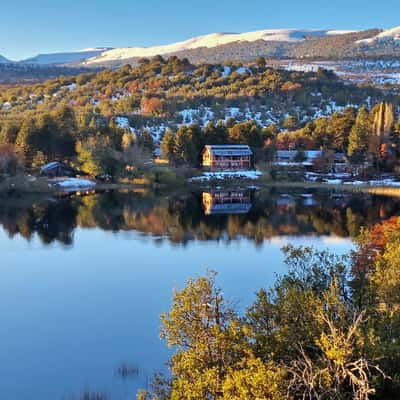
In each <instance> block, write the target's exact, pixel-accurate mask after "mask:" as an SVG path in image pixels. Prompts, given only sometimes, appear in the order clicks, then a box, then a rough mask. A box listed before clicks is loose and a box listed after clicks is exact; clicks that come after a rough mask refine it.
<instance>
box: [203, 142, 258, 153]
mask: <svg viewBox="0 0 400 400" xmlns="http://www.w3.org/2000/svg"><path fill="white" fill-rule="evenodd" d="M205 149H207V150H209V151H210V153H211V154H213V155H215V156H251V155H252V154H253V152H252V151H251V149H250V147H249V146H247V145H238V144H232V145H207V146H205Z"/></svg>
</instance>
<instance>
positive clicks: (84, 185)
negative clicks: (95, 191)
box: [55, 178, 96, 189]
mask: <svg viewBox="0 0 400 400" xmlns="http://www.w3.org/2000/svg"><path fill="white" fill-rule="evenodd" d="M55 186H56V187H58V188H61V189H90V188H93V187H94V186H96V182H94V181H91V180H89V179H79V178H68V179H65V180H64V181H60V182H57V183H55Z"/></svg>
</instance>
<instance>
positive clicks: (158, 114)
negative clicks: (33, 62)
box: [0, 56, 399, 173]
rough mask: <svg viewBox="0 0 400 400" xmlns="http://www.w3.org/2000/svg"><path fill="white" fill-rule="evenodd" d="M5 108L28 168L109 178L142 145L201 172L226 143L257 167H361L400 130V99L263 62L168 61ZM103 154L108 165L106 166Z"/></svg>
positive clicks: (46, 90) (29, 94)
mask: <svg viewBox="0 0 400 400" xmlns="http://www.w3.org/2000/svg"><path fill="white" fill-rule="evenodd" d="M376 104H380V105H378V106H376V107H374V106H375V105H376ZM382 104H384V105H383V106H382ZM0 105H1V110H0V126H1V131H0V143H2V144H8V145H11V146H14V147H15V149H16V151H17V153H18V154H19V156H20V157H22V158H23V159H24V162H25V165H26V166H28V167H29V168H30V167H36V166H38V165H40V164H42V163H43V162H45V161H48V160H52V159H68V160H72V161H73V162H75V163H76V164H77V166H79V167H80V168H83V169H84V170H86V171H87V172H96V173H100V172H104V173H106V172H114V173H115V171H109V169H110V165H111V166H113V168H114V167H115V166H116V165H118V163H115V162H113V161H112V160H114V159H115V158H118V159H120V160H123V161H122V164H124V163H126V162H128V161H127V160H126V157H125V156H123V155H121V152H122V153H123V152H124V151H126V150H129V151H131V150H132V147H135V146H136V147H140V148H144V149H146V151H148V152H151V151H152V150H154V148H155V147H158V145H159V144H160V142H161V141H162V143H161V148H162V151H163V154H164V155H165V156H166V157H168V158H170V161H171V162H175V163H186V164H192V165H194V166H195V165H196V163H197V161H198V153H199V151H200V148H201V146H202V145H203V144H205V143H221V142H222V143H224V142H231V143H247V144H250V145H251V146H252V147H253V148H254V149H255V150H256V154H259V156H258V157H256V159H264V158H267V159H268V157H270V155H269V154H270V152H271V148H272V149H273V148H275V147H278V148H279V147H280V148H287V147H289V148H293V146H294V147H295V148H300V149H301V148H306V149H307V148H321V147H326V148H329V149H333V150H336V151H343V152H348V153H349V155H352V154H353V153H354V154H357V157H356V158H358V159H360V158H363V157H365V156H366V155H367V154H369V152H371V154H375V153H377V151H378V152H379V150H376V149H377V148H379V146H380V145H381V143H380V142H379V143H376V144H375V147H373V146H372V145H370V142H371V140H370V139H369V132H371V133H372V132H375V133H378V134H379V135H380V136H382V135H385V137H391V135H392V134H394V133H395V132H397V131H396V129H398V125H396V120H397V118H398V107H399V99H398V97H397V96H396V95H395V94H394V93H393V92H389V91H382V90H378V89H376V88H372V87H368V86H357V85H354V84H347V83H344V82H343V81H341V80H340V79H338V77H337V76H335V75H334V74H333V73H332V72H329V71H326V70H322V69H321V70H318V71H317V72H296V71H286V70H276V69H272V68H269V67H267V66H266V62H265V60H264V59H263V58H259V59H257V61H256V62H255V63H252V64H248V65H242V64H235V63H229V64H224V65H222V64H201V65H197V66H195V65H192V64H191V63H190V62H189V61H188V60H187V59H183V60H181V59H178V58H176V57H171V58H169V59H167V60H165V59H163V58H162V57H160V56H159V57H155V58H154V59H152V60H147V59H144V60H141V62H140V65H139V66H138V67H137V68H132V67H131V66H129V65H126V66H124V67H123V68H121V69H118V70H114V71H112V70H105V71H101V72H98V73H85V74H81V75H78V76H76V77H74V76H71V77H61V78H58V79H55V80H50V81H46V82H44V83H40V84H35V85H26V86H17V87H11V88H4V90H2V91H1V93H0ZM382 107H384V111H379V112H380V113H382V112H383V117H381V119H382V118H383V120H382V121H383V122H382V123H379V124H378V123H377V122H376V121H377V118H378V117H376V115H377V113H378V111H377V110H382ZM359 110H360V111H359ZM357 114H359V115H358V116H357ZM379 115H380V114H379ZM366 121H367V122H366ZM357 124H358V125H357ZM360 124H363V126H364V127H367V128H366V129H367V131H364V130H363V135H366V137H367V138H366V139H365V138H364V139H363V138H361V139H360V138H359V137H358V136H357V133H354V132H353V131H354V129H356V128H354V129H353V127H354V126H356V125H357V126H359V125H360ZM378 126H379V127H378ZM357 129H359V128H357ZM363 129H364V128H363ZM352 132H353V133H352ZM351 133H352V135H353V136H351ZM332 138H334V139H332ZM350 143H355V144H354V145H352V146H353V147H354V146H355V147H356V148H353V149H351V148H350ZM357 143H358V144H357ZM393 143H397V142H396V140H394V141H393ZM371 146H372V147H373V149H372V147H371ZM358 147H359V148H360V149H361V154H360V155H359V152H358V150H359V148H358ZM374 152H375V153H374ZM94 153H95V154H97V155H96V156H94V155H93V154H94ZM104 154H106V158H107V157H108V158H107V160H108V161H107V162H105V163H103V165H102V166H100V165H98V163H99V162H98V160H99V159H102V157H103V156H104ZM100 155H101V156H100ZM358 155H359V156H358ZM128 158H129V157H128ZM94 159H95V160H96V162H95V161H94ZM110 160H111V161H110ZM131 161H132V160H131Z"/></svg>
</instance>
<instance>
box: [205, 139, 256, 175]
mask: <svg viewBox="0 0 400 400" xmlns="http://www.w3.org/2000/svg"><path fill="white" fill-rule="evenodd" d="M252 154H253V152H252V151H251V149H250V147H249V146H247V145H242V144H240V145H236V144H232V145H229V144H227V145H207V146H204V149H203V151H202V166H203V168H204V169H205V170H207V171H227V170H228V171H229V170H233V171H238V170H239V171H240V170H249V169H250V168H251V156H252Z"/></svg>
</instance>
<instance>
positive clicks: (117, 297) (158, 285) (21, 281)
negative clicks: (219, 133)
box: [0, 189, 400, 400]
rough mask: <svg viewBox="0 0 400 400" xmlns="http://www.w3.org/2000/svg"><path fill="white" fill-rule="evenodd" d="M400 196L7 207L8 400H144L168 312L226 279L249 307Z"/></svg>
mask: <svg viewBox="0 0 400 400" xmlns="http://www.w3.org/2000/svg"><path fill="white" fill-rule="evenodd" d="M393 215H400V205H399V202H398V200H397V199H393V198H390V197H378V196H372V195H366V194H350V193H340V192H335V191H333V190H332V191H324V190H313V191H310V190H307V191H305V189H303V190H300V189H297V190H289V189H268V190H267V189H266V190H261V191H257V192H255V191H251V190H239V189H234V190H233V189H232V190H222V189H221V190H214V191H213V190H210V191H206V192H198V193H153V192H147V191H138V192H132V191H131V192H128V191H126V192H123V191H121V192H116V191H115V192H104V193H97V194H96V193H95V194H92V193H81V194H79V195H68V196H63V197H59V198H56V199H54V198H40V197H39V198H16V199H7V200H0V226H1V228H0V251H1V265H0V320H1V324H0V359H1V363H0V397H1V398H4V399H8V400H14V399H15V400H38V399H40V400H55V399H68V400H69V399H80V398H81V396H82V394H83V393H84V392H85V391H87V392H89V391H92V392H101V393H106V394H107V395H108V396H109V398H110V399H116V400H123V399H135V393H136V390H137V388H140V387H144V388H145V387H146V386H147V385H148V384H149V382H150V380H151V377H152V375H153V373H154V372H157V371H165V369H166V368H165V361H166V360H167V358H168V355H169V354H170V351H169V350H168V349H167V348H166V345H165V343H164V342H162V341H160V339H159V336H158V334H159V327H160V323H159V315H160V313H161V312H163V311H166V310H168V309H169V307H170V305H171V298H172V293H173V289H174V288H182V287H183V285H184V284H185V281H186V280H187V278H189V277H196V276H199V275H202V274H205V273H206V271H207V270H209V269H212V270H215V271H217V272H218V277H217V281H218V283H219V285H220V286H221V287H222V288H223V291H224V294H225V296H227V297H228V298H230V299H233V300H234V301H236V302H237V304H238V308H239V309H240V310H242V311H243V310H245V308H246V307H247V306H248V305H249V304H250V303H251V302H252V301H253V300H254V297H255V292H256V291H257V290H258V289H260V288H261V287H268V286H270V285H271V284H272V283H273V281H274V279H275V276H276V274H279V273H283V272H284V271H285V266H284V263H283V256H282V253H281V250H280V249H281V247H282V246H284V245H285V244H288V243H292V244H295V245H307V246H315V247H317V248H319V249H323V248H328V249H330V250H332V251H334V252H339V253H344V252H348V251H349V250H350V249H351V248H352V240H351V238H352V237H353V236H354V235H356V234H357V233H358V232H359V230H360V227H362V226H372V225H374V224H375V223H377V222H379V221H381V220H382V219H386V218H389V217H390V216H393Z"/></svg>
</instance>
